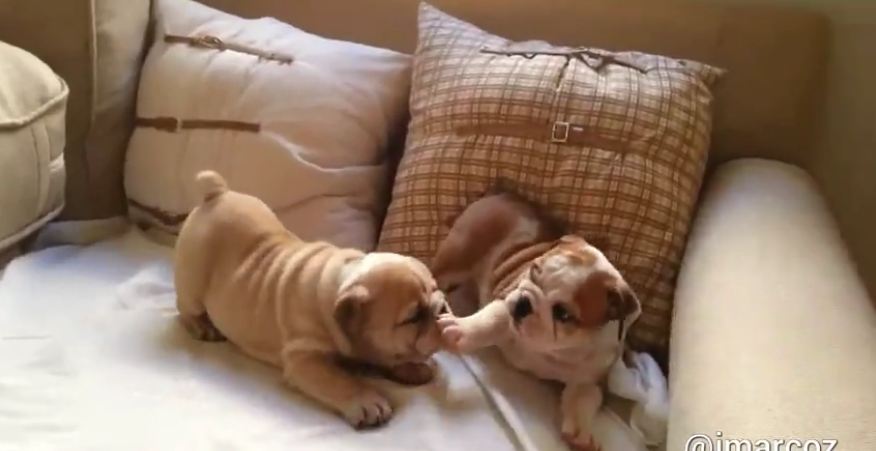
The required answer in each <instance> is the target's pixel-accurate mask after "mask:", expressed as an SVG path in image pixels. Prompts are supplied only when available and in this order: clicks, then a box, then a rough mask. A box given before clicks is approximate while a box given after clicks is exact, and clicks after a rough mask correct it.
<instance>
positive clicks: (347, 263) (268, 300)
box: [175, 171, 446, 427]
mask: <svg viewBox="0 0 876 451" xmlns="http://www.w3.org/2000/svg"><path fill="white" fill-rule="evenodd" d="M197 185H198V187H199V188H200V190H201V194H202V196H203V203H202V204H201V205H200V206H198V207H197V208H195V209H194V211H192V213H191V214H190V215H189V217H188V219H187V220H186V222H185V224H184V225H183V227H182V230H181V231H180V235H179V238H178V241H177V245H176V261H175V265H176V266H175V279H176V291H177V308H178V309H179V318H180V320H181V322H182V323H183V325H184V326H185V327H186V329H187V330H188V331H189V332H190V333H191V334H192V335H193V336H194V337H195V338H198V339H202V340H209V341H216V340H222V339H224V338H225V337H227V338H228V339H229V340H230V341H231V342H232V343H234V344H235V345H237V346H238V347H239V348H240V349H242V350H243V352H245V353H247V354H249V355H250V356H252V357H255V358H257V359H259V360H262V361H264V362H267V363H269V364H273V365H275V366H278V367H281V368H282V369H283V378H284V380H285V381H286V382H288V383H289V384H290V385H292V386H294V387H297V388H298V389H299V390H301V391H302V392H303V393H305V394H306V395H309V396H310V397H312V398H314V399H316V400H318V401H319V402H321V403H322V404H324V405H325V406H327V407H329V408H331V409H333V410H334V411H336V412H338V413H340V414H341V415H343V416H344V417H345V418H346V419H347V421H349V422H350V424H351V425H353V426H355V427H369V426H376V425H379V424H382V423H383V422H385V421H387V420H388V419H389V418H390V416H391V415H392V407H391V406H390V404H389V402H388V401H387V399H386V398H385V397H384V396H383V395H382V394H380V393H379V392H377V391H376V390H375V389H374V388H371V387H370V386H369V385H367V384H366V383H365V382H364V381H363V380H361V379H360V377H359V376H357V375H355V374H354V373H352V372H350V371H348V370H349V367H350V365H348V364H349V363H350V362H354V363H355V362H359V363H365V364H369V365H374V366H377V367H380V368H384V369H386V376H388V377H390V378H391V379H394V380H396V381H399V382H402V383H410V384H420V383H426V382H428V381H429V380H430V379H431V378H432V372H433V367H432V366H430V365H429V362H427V359H428V358H429V357H430V356H431V355H432V354H433V353H434V352H435V351H436V350H438V347H439V344H440V334H439V332H438V329H437V325H436V318H437V315H438V314H439V312H442V311H446V310H443V309H446V303H445V301H444V296H443V294H442V293H441V291H439V290H437V286H436V283H435V281H434V279H433V278H432V276H431V274H430V272H429V270H428V269H427V268H426V267H425V266H424V265H423V264H422V263H420V262H419V261H418V260H416V259H413V258H410V257H404V256H401V255H397V254H389V253H370V254H365V253H363V252H360V251H358V250H353V249H339V248H337V247H335V246H332V245H331V244H328V243H324V242H315V243H307V242H304V241H301V240H300V239H298V238H297V237H296V236H295V235H293V234H292V233H291V232H289V231H288V230H286V229H285V228H284V227H283V225H282V224H281V223H280V222H279V220H278V219H277V218H276V216H275V215H274V213H273V212H272V211H271V210H270V208H268V206H267V205H265V204H264V203H263V202H262V201H260V200H259V199H257V198H255V197H252V196H248V195H244V194H241V193H237V192H234V191H230V190H228V188H227V187H226V184H225V181H224V180H223V179H222V177H220V176H219V175H218V174H216V173H214V172H210V171H205V172H202V173H200V174H198V176H197Z"/></svg>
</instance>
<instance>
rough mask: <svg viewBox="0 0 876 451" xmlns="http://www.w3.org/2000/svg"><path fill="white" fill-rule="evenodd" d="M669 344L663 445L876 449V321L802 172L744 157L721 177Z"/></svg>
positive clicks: (689, 263) (684, 280)
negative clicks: (792, 443) (789, 442)
mask: <svg viewBox="0 0 876 451" xmlns="http://www.w3.org/2000/svg"><path fill="white" fill-rule="evenodd" d="M670 349H671V360H670V362H671V366H670V393H671V398H672V399H671V406H672V407H671V415H670V422H669V441H668V446H667V448H666V449H671V450H676V449H686V448H685V443H686V441H687V440H689V438H690V437H691V436H693V435H696V434H709V435H711V436H712V437H713V439H714V438H717V437H716V434H717V433H718V432H719V431H720V432H721V433H722V434H723V438H725V439H729V438H737V439H749V440H752V442H755V441H756V440H758V439H772V438H776V439H778V438H782V439H793V438H797V439H800V440H802V441H803V442H804V444H805V440H809V439H811V440H823V439H837V440H839V446H838V447H837V448H836V449H849V450H864V449H876V433H874V431H876V313H874V308H873V305H872V303H871V300H870V299H869V298H868V295H867V293H866V291H865V289H864V287H863V285H862V283H861V280H860V279H859V277H858V275H857V273H856V272H855V266H854V264H853V263H852V261H851V260H850V259H849V255H848V254H847V252H846V249H845V247H844V244H843V241H842V239H841V238H840V235H839V232H838V229H837V226H836V224H835V223H834V220H833V218H832V217H831V214H830V212H829V211H828V208H827V206H826V204H825V203H824V201H823V199H822V198H821V196H820V194H819V192H818V189H817V187H816V185H815V183H814V181H813V180H812V178H811V177H809V176H808V175H807V174H806V173H805V172H804V171H802V170H800V169H798V168H796V167H793V166H789V165H786V164H783V163H778V162H771V161H766V160H739V161H736V162H732V163H729V164H725V165H723V166H722V167H720V168H719V169H718V170H717V172H716V173H715V174H714V176H713V177H712V178H711V179H710V181H709V184H708V185H707V189H706V191H705V194H704V197H703V202H702V205H701V207H700V210H699V213H698V216H697V218H696V220H695V222H694V226H693V229H692V232H691V236H690V240H689V242H688V246H687V251H686V255H685V257H684V261H683V264H682V269H681V274H680V276H679V280H678V287H677V290H676V300H675V317H674V319H673V329H672V338H671V348H670ZM714 444H715V447H714V449H718V448H717V442H714ZM820 446H821V447H820V448H817V449H824V450H826V449H828V448H827V446H825V444H824V443H821V444H820ZM688 449H693V448H688ZM697 449H712V448H697ZM723 449H729V448H727V447H726V446H725V447H724V448H723ZM740 449H741V448H740ZM752 449H761V448H752ZM764 449H766V448H764ZM769 449H779V448H776V447H771V448H769ZM781 449H785V448H781ZM789 449H790V448H789ZM794 449H798V448H794ZM799 449H804V448H803V447H799ZM805 449H816V448H815V447H814V445H811V446H810V448H805Z"/></svg>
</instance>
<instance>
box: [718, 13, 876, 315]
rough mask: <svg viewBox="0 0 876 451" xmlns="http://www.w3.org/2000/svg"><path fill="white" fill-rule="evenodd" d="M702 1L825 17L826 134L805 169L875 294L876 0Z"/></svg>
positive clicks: (872, 292)
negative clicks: (764, 5)
mask: <svg viewBox="0 0 876 451" xmlns="http://www.w3.org/2000/svg"><path fill="white" fill-rule="evenodd" d="M704 1H716V2H727V3H729V2H743V1H746V2H749V1H760V2H773V3H785V4H790V5H794V6H798V7H805V8H810V9H814V10H816V11H819V12H821V13H823V14H825V15H826V16H827V17H828V19H829V21H830V25H831V45H830V63H829V67H828V71H827V78H828V88H827V92H826V93H825V105H824V107H825V111H824V113H825V117H824V123H823V126H824V129H823V132H824V134H823V137H822V139H821V140H820V143H819V150H820V151H819V152H817V154H816V156H815V158H814V159H813V161H812V162H811V164H810V167H809V168H808V169H809V170H810V172H811V173H812V174H813V175H814V176H815V177H816V179H818V181H819V182H820V183H821V185H822V188H823V189H824V194H825V195H826V196H827V198H828V200H829V202H830V204H831V206H832V207H833V209H834V213H835V214H836V217H837V220H838V221H839V223H840V226H841V228H842V231H843V234H844V238H845V239H846V242H847V243H848V245H849V248H850V249H851V251H852V254H853V256H854V258H855V261H856V262H857V264H858V268H859V270H860V272H861V275H862V276H863V277H864V279H865V281H866V283H867V285H868V288H869V289H870V293H871V298H873V299H876V0H704ZM789 70H793V68H790V69H789Z"/></svg>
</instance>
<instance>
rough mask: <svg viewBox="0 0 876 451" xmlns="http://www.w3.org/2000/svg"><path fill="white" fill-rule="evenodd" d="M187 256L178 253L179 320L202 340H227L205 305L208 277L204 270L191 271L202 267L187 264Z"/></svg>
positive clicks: (175, 281) (176, 278)
mask: <svg viewBox="0 0 876 451" xmlns="http://www.w3.org/2000/svg"><path fill="white" fill-rule="evenodd" d="M186 260H187V258H186V257H181V256H179V255H178V257H177V261H176V271H175V272H174V283H175V285H176V308H177V310H178V311H179V321H180V323H181V324H182V325H183V327H184V328H185V329H186V331H188V333H189V335H191V336H192V338H194V339H196V340H201V341H225V336H224V335H222V332H220V331H219V329H217V328H216V326H215V325H214V324H213V321H211V320H210V317H209V316H208V315H207V309H206V307H204V301H203V296H204V291H205V290H206V287H207V282H208V277H207V275H206V274H204V273H203V272H200V271H198V270H197V269H195V271H189V268H202V267H201V266H196V265H187V264H186V263H188V262H187V261H186Z"/></svg>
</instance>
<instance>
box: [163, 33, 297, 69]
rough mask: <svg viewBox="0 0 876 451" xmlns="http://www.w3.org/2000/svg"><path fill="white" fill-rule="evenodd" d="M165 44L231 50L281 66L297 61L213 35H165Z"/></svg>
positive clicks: (290, 57)
mask: <svg viewBox="0 0 876 451" xmlns="http://www.w3.org/2000/svg"><path fill="white" fill-rule="evenodd" d="M164 42H167V43H169V44H188V45H189V46H191V47H200V48H205V49H214V50H218V51H220V52H221V51H225V50H230V51H233V52H238V53H245V54H247V55H253V56H257V57H258V58H259V59H264V60H269V61H277V62H279V63H281V64H291V63H292V62H293V61H295V59H294V58H293V57H292V56H290V55H283V54H280V53H276V52H269V51H267V50H262V49H257V48H255V47H250V46H247V45H242V44H235V43H233V42H225V41H223V40H222V39H220V38H218V37H216V36H212V35H199V36H180V35H174V34H165V35H164Z"/></svg>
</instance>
